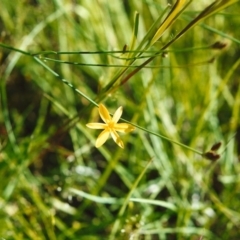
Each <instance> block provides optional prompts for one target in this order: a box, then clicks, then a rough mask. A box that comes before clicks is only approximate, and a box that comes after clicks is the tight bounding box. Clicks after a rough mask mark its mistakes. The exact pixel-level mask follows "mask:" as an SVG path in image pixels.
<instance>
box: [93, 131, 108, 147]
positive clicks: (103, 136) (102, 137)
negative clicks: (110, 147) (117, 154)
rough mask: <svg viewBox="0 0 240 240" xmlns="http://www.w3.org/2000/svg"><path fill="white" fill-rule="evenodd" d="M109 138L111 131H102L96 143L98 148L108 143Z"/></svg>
mask: <svg viewBox="0 0 240 240" xmlns="http://www.w3.org/2000/svg"><path fill="white" fill-rule="evenodd" d="M108 136H109V131H107V130H104V131H102V132H101V133H100V134H99V136H98V138H97V141H96V143H95V146H96V148H99V147H101V146H102V145H103V144H104V143H105V142H106V141H107V139H108Z"/></svg>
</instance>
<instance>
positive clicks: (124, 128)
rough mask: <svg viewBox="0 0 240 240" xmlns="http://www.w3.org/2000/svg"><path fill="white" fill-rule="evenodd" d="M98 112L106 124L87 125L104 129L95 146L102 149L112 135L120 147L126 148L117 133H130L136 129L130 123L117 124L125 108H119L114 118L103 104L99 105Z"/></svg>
mask: <svg viewBox="0 0 240 240" xmlns="http://www.w3.org/2000/svg"><path fill="white" fill-rule="evenodd" d="M98 111H99V115H100V117H101V118H102V120H103V121H104V123H88V124H87V125H86V126H87V127H89V128H92V129H104V130H103V131H102V132H101V133H100V135H99V136H98V138H97V141H96V144H95V146H96V147H97V148H99V147H101V146H102V145H103V144H104V143H105V142H106V141H107V139H108V137H109V134H111V136H112V138H113V140H114V142H115V143H116V144H117V145H118V146H119V147H121V148H124V144H123V142H122V140H121V139H120V137H119V135H118V134H117V132H123V133H128V132H131V131H133V130H134V129H135V127H133V126H132V125H130V124H128V123H117V122H118V120H119V119H120V117H121V115H122V112H123V108H122V107H119V108H118V109H117V111H116V112H115V113H114V115H113V117H111V116H110V114H109V112H108V110H107V108H106V107H105V106H104V105H103V104H99V109H98Z"/></svg>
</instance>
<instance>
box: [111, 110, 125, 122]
mask: <svg viewBox="0 0 240 240" xmlns="http://www.w3.org/2000/svg"><path fill="white" fill-rule="evenodd" d="M122 112H123V108H122V107H119V108H118V109H117V111H116V112H115V113H114V115H113V118H112V121H113V122H115V123H117V122H118V120H119V119H120V117H121V116H122Z"/></svg>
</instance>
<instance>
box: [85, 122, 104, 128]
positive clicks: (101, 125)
mask: <svg viewBox="0 0 240 240" xmlns="http://www.w3.org/2000/svg"><path fill="white" fill-rule="evenodd" d="M86 126H87V127H88V128H91V129H104V128H105V127H106V124H105V123H88V124H86Z"/></svg>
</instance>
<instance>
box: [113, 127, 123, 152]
mask: <svg viewBox="0 0 240 240" xmlns="http://www.w3.org/2000/svg"><path fill="white" fill-rule="evenodd" d="M111 136H112V138H113V140H114V142H115V143H116V144H117V145H118V146H119V147H120V148H124V144H123V142H122V140H121V138H120V137H119V135H118V134H117V132H116V131H111Z"/></svg>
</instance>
